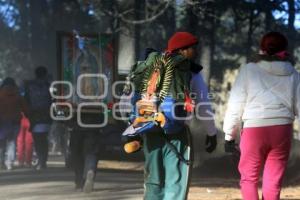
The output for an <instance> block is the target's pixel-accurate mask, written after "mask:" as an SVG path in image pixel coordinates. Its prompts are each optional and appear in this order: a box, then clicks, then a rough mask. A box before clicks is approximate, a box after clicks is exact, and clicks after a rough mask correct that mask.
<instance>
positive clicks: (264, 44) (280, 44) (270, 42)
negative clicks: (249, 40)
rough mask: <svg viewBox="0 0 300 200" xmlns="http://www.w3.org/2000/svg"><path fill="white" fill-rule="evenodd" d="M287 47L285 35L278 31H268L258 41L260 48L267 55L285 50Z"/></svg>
mask: <svg viewBox="0 0 300 200" xmlns="http://www.w3.org/2000/svg"><path fill="white" fill-rule="evenodd" d="M287 47H288V41H287V39H286V37H285V36H284V35H282V34H281V33H279V32H269V33H267V34H265V35H264V36H263V38H262V39H261V41H260V49H261V50H262V51H264V52H265V53H267V54H268V55H274V54H276V53H279V52H282V51H285V50H287Z"/></svg>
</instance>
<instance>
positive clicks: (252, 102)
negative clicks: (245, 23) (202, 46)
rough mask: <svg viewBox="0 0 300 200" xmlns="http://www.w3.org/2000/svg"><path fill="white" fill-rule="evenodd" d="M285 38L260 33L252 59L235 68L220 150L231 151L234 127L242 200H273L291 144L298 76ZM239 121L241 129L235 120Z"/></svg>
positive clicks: (298, 105) (277, 194) (299, 87)
mask: <svg viewBox="0 0 300 200" xmlns="http://www.w3.org/2000/svg"><path fill="white" fill-rule="evenodd" d="M287 47H288V42H287V39H286V38H285V36H284V35H282V34H281V33H279V32H269V33H267V34H265V35H264V36H263V37H262V39H261V42H260V52H259V54H258V56H257V58H256V59H255V61H254V62H250V63H248V64H246V65H245V66H243V67H241V69H240V73H239V74H238V76H237V79H236V81H235V83H234V85H233V87H232V89H231V92H230V98H229V101H228V107H227V111H226V114H225V119H224V125H223V130H224V132H225V151H226V152H233V151H235V138H236V136H237V134H238V131H239V129H240V128H242V131H241V142H240V150H241V157H240V161H239V166H238V169H239V172H240V174H241V180H240V186H241V193H242V196H243V199H244V200H258V199H259V196H258V188H257V187H258V181H259V175H260V170H261V169H262V168H263V167H264V168H263V178H262V182H263V185H262V196H263V197H262V198H263V199H264V200H279V199H280V190H281V184H282V178H283V175H284V172H285V169H286V165H287V162H288V158H289V152H290V147H291V138H292V131H293V126H292V124H293V121H294V119H295V115H297V116H298V117H299V113H300V101H299V97H300V74H299V73H298V72H297V71H296V70H295V68H294V67H293V66H292V64H291V61H290V57H289V54H288V52H287ZM242 122H243V127H241V124H242Z"/></svg>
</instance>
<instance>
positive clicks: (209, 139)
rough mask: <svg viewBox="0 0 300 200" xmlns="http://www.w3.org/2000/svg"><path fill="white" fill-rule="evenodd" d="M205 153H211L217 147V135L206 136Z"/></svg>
mask: <svg viewBox="0 0 300 200" xmlns="http://www.w3.org/2000/svg"><path fill="white" fill-rule="evenodd" d="M205 144H206V152H208V153H211V152H213V151H214V150H215V149H216V147H217V135H213V136H209V135H207V136H206V141H205Z"/></svg>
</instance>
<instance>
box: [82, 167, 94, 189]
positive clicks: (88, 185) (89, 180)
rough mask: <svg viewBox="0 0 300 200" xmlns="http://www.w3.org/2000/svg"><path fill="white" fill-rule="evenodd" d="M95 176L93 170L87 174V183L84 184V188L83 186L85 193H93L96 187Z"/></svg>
mask: <svg viewBox="0 0 300 200" xmlns="http://www.w3.org/2000/svg"><path fill="white" fill-rule="evenodd" d="M94 176H95V173H94V171H93V170H89V171H88V172H87V175H86V180H85V183H84V186H83V192H84V193H90V192H92V190H93V187H94Z"/></svg>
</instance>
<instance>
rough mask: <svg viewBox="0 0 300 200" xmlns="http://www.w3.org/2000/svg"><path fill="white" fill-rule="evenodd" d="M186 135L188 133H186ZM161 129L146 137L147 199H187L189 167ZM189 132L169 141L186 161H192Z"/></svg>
mask: <svg viewBox="0 0 300 200" xmlns="http://www.w3.org/2000/svg"><path fill="white" fill-rule="evenodd" d="M183 132H185V131H183ZM162 134H164V133H163V132H162V131H161V130H160V129H159V130H158V131H155V132H151V133H147V134H145V135H144V136H143V142H144V143H143V150H144V154H145V173H144V176H145V177H144V179H145V185H144V186H145V194H144V199H145V200H185V199H186V198H187V193H188V186H189V173H190V170H189V168H190V165H187V164H186V163H184V162H183V161H181V160H180V159H179V158H178V156H177V155H176V153H174V151H173V150H171V148H170V145H168V144H167V143H166V139H165V138H164V137H163V135H162ZM186 134H187V133H180V134H177V136H176V137H171V138H170V139H169V140H168V141H169V142H170V143H172V144H173V145H174V147H175V148H176V149H177V151H178V152H179V153H181V154H182V155H183V156H184V158H185V159H187V160H189V159H190V149H189V148H190V147H189V146H188V145H187V137H186Z"/></svg>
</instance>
